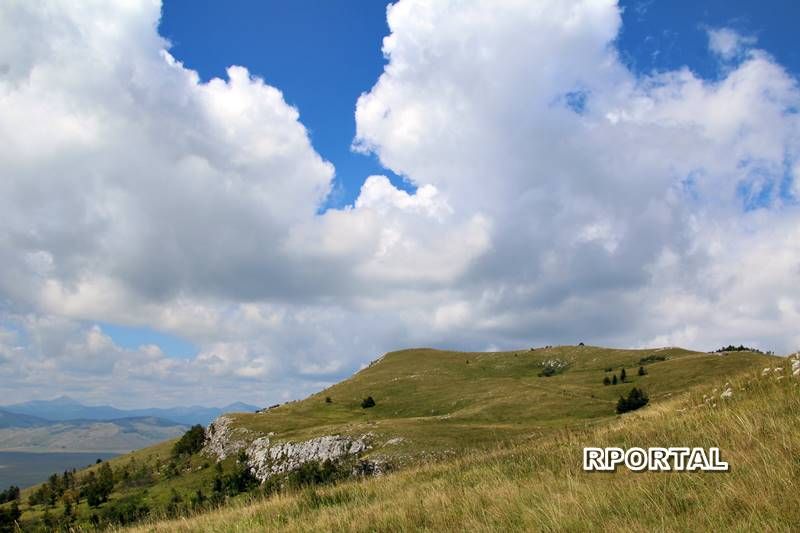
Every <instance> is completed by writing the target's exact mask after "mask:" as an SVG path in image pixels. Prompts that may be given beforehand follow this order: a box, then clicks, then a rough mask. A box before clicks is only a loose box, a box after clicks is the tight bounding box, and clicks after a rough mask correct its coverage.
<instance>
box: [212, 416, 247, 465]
mask: <svg viewBox="0 0 800 533" xmlns="http://www.w3.org/2000/svg"><path fill="white" fill-rule="evenodd" d="M232 422H233V420H232V419H230V418H229V417H227V416H220V417H218V418H217V419H216V420H214V421H213V422H211V424H209V425H208V428H206V443H205V447H204V448H203V453H205V454H206V455H209V456H211V457H215V458H216V459H217V460H218V461H222V460H223V459H225V458H226V457H229V456H231V455H234V454H237V453H239V451H240V450H243V449H245V448H246V447H247V442H246V440H245V439H246V437H247V434H248V433H249V431H248V430H246V429H244V428H237V429H233V428H231V423H232Z"/></svg>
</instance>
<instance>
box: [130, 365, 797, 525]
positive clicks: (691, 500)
mask: <svg viewBox="0 0 800 533" xmlns="http://www.w3.org/2000/svg"><path fill="white" fill-rule="evenodd" d="M787 370H788V368H787ZM784 373H788V372H786V371H784ZM722 385H723V384H722V383H720V384H718V385H717V386H718V388H719V389H720V390H722ZM732 389H733V391H734V395H733V398H732V399H729V400H721V399H719V391H717V392H716V393H714V394H712V391H711V390H707V391H703V390H701V391H699V392H695V393H692V394H687V395H684V396H682V397H681V398H675V399H673V400H671V401H668V402H662V403H661V404H657V405H653V406H649V407H647V408H645V409H643V410H641V411H637V412H634V413H629V414H626V415H624V416H621V417H618V418H617V419H616V420H614V421H612V422H610V423H609V424H607V425H606V426H603V427H598V428H593V429H584V430H574V431H569V432H564V433H562V434H559V435H557V436H553V437H547V438H544V439H542V440H536V441H530V442H528V443H526V444H522V445H519V446H517V447H514V448H512V449H505V450H498V451H495V452H483V453H476V454H473V455H469V456H466V457H462V458H459V459H456V460H452V461H449V462H446V463H441V464H436V465H430V466H423V467H418V468H414V469H409V470H405V471H401V472H398V473H395V474H392V475H388V476H385V477H382V478H373V479H368V480H365V481H361V482H355V481H354V482H347V483H342V484H339V485H336V486H330V487H322V488H316V489H307V490H306V491H304V492H298V493H292V494H278V495H275V496H272V497H270V498H265V499H263V500H260V501H259V500H253V501H239V502H232V504H231V505H230V506H227V507H224V508H220V509H219V510H216V511H211V512H207V513H204V514H198V515H196V516H193V517H189V518H185V519H179V520H173V521H162V522H151V523H146V524H143V525H140V526H139V527H137V528H135V531H230V532H234V531H235V532H244V531H265V530H287V531H340V530H348V531H408V530H423V531H425V530H427V531H489V530H493V531H496V530H502V531H589V530H591V531H790V530H793V529H794V530H796V528H797V527H800V526H799V525H800V455H799V454H800V380H798V379H797V378H792V377H786V378H781V379H776V378H775V377H774V376H768V377H762V376H760V375H759V376H756V375H752V376H747V377H743V378H742V379H741V380H739V381H736V382H732ZM703 393H706V394H708V395H710V398H711V399H710V400H708V401H704V399H703V397H702V394H703ZM584 446H622V447H631V446H641V447H650V446H702V447H706V448H707V447H711V446H719V447H720V449H721V451H722V458H723V460H726V461H728V462H729V463H730V465H731V470H730V472H726V473H702V472H696V473H689V472H684V473H647V472H645V473H632V472H629V471H627V470H624V469H622V470H619V471H617V472H616V473H586V472H583V470H582V468H581V460H582V449H583V447H584Z"/></svg>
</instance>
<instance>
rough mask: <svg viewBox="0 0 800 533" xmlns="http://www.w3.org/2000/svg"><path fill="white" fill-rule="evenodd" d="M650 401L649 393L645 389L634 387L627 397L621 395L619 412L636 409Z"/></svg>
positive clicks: (618, 404)
mask: <svg viewBox="0 0 800 533" xmlns="http://www.w3.org/2000/svg"><path fill="white" fill-rule="evenodd" d="M649 401H650V398H648V397H647V394H646V393H645V392H644V391H643V390H641V389H637V388H636V387H634V388H632V389H631V391H630V392H629V393H628V397H627V398H625V397H624V396H620V397H619V401H618V402H617V413H619V414H622V413H627V412H628V411H635V410H636V409H639V408H640V407H644V406H645V405H647V402H649Z"/></svg>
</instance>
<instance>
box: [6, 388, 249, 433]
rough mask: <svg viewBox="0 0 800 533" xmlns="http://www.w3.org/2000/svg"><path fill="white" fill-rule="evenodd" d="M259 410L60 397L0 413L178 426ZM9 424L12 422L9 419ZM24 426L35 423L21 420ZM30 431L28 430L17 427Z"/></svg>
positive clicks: (243, 405) (242, 406)
mask: <svg viewBox="0 0 800 533" xmlns="http://www.w3.org/2000/svg"><path fill="white" fill-rule="evenodd" d="M257 409H258V407H256V406H255V405H248V404H246V403H242V402H236V403H232V404H230V405H226V406H224V407H203V406H199V405H193V406H191V407H166V408H156V407H154V408H149V409H117V408H116V407H111V406H110V405H84V404H82V403H80V402H78V401H76V400H74V399H72V398H70V397H68V396H60V397H58V398H55V399H53V400H33V401H29V402H22V403H16V404H12V405H0V410H2V411H5V412H6V413H7V415H6V417H8V415H9V414H17V415H28V416H30V417H36V418H40V419H44V420H45V421H68V420H70V421H71V420H103V421H110V420H119V419H123V418H139V417H155V418H161V419H164V420H168V421H173V422H177V423H178V424H176V425H193V424H202V425H204V426H205V425H208V424H209V423H210V422H211V421H212V420H214V419H215V418H216V417H218V416H219V415H221V414H222V413H232V412H252V411H256V410H257ZM8 419H9V420H10V418H8ZM3 420H4V418H3V417H2V416H0V427H4V426H3V424H4V421H3ZM19 422H20V423H22V424H25V423H32V421H31V420H28V421H27V422H26V421H25V419H22V418H21V419H19ZM17 427H27V426H24V425H22V426H17Z"/></svg>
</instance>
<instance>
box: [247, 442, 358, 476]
mask: <svg viewBox="0 0 800 533" xmlns="http://www.w3.org/2000/svg"><path fill="white" fill-rule="evenodd" d="M366 438H367V437H366V436H362V437H361V438H358V439H354V438H352V437H346V436H342V435H325V436H323V437H318V438H316V439H310V440H306V441H301V442H281V443H275V444H271V443H270V440H269V437H261V438H259V439H256V440H254V441H253V442H252V444H250V446H248V448H247V456H248V459H249V460H248V463H249V465H250V467H251V468H252V470H253V474H254V475H255V476H256V478H257V479H258V480H259V481H262V482H263V481H264V480H266V479H268V478H269V477H271V476H274V475H277V474H283V473H286V472H290V471H292V470H295V469H296V468H298V467H299V466H300V465H302V464H303V463H307V462H310V461H320V462H322V461H325V460H328V459H330V460H332V461H334V460H336V459H341V458H343V457H346V456H349V455H359V454H360V453H362V452H364V451H366V449H367V442H366Z"/></svg>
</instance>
